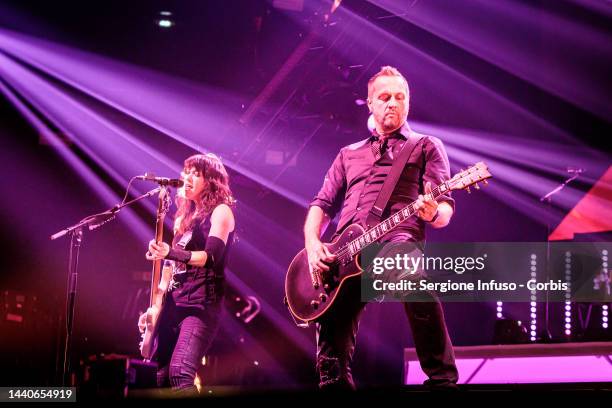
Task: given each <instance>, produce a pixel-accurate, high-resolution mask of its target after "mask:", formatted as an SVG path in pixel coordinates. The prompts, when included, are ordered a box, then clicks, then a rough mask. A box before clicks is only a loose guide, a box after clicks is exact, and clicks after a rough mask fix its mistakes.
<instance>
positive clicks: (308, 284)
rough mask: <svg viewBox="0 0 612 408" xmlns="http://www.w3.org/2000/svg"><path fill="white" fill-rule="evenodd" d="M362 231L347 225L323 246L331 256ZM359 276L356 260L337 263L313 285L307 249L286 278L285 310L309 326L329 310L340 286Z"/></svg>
mask: <svg viewBox="0 0 612 408" xmlns="http://www.w3.org/2000/svg"><path fill="white" fill-rule="evenodd" d="M363 232H364V229H363V228H362V227H361V226H360V225H358V224H352V225H349V227H348V228H346V229H345V230H344V231H343V232H342V234H340V235H339V236H338V237H336V239H335V240H334V241H332V242H331V243H328V244H325V246H327V248H328V249H329V250H330V252H331V253H336V252H337V250H338V249H339V248H341V247H343V246H344V245H345V244H347V243H348V242H350V241H352V240H353V239H355V238H356V237H358V236H360V235H362V234H363ZM360 275H361V267H360V266H359V262H358V261H357V257H355V258H352V259H351V260H350V262H347V263H345V264H342V263H339V264H336V265H333V266H331V267H330V270H329V271H328V272H321V276H320V284H319V285H318V287H315V285H313V280H312V275H311V273H310V268H309V266H308V255H307V254H306V249H302V250H301V251H300V252H298V254H297V255H296V256H295V257H294V258H293V261H291V264H290V265H289V269H288V270H287V276H286V278H285V294H286V296H287V306H288V307H289V310H290V311H291V313H292V314H293V315H294V316H295V317H296V318H297V319H299V320H301V321H303V322H312V321H315V320H317V319H318V318H320V317H321V316H322V315H323V314H324V313H325V312H327V311H328V310H329V308H330V307H331V306H332V304H333V303H334V301H335V300H336V297H337V296H338V293H339V291H340V289H341V287H342V284H343V283H344V282H345V281H346V280H347V279H351V278H358V277H359V276H360Z"/></svg>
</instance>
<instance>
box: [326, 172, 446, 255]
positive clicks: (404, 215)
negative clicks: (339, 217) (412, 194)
mask: <svg viewBox="0 0 612 408" xmlns="http://www.w3.org/2000/svg"><path fill="white" fill-rule="evenodd" d="M448 189H449V188H448V185H447V183H442V184H440V185H439V186H438V187H436V188H435V189H433V190H432V191H431V193H430V194H429V195H430V196H431V197H432V198H433V199H434V200H435V199H436V198H438V197H439V196H441V195H442V194H444V193H445V192H447V191H448ZM415 203H416V201H413V202H412V203H410V204H408V205H407V206H406V207H404V208H402V209H401V210H399V211H398V212H396V213H394V214H393V215H391V216H390V217H389V218H387V219H385V220H384V221H382V222H380V223H379V224H377V225H376V226H374V227H372V228H370V229H369V230H368V231H366V232H365V233H363V234H362V235H360V236H359V237H357V238H355V239H354V240H352V241H350V242H349V243H347V244H346V245H344V246H343V247H341V248H340V249H339V250H338V251H337V252H336V254H337V255H338V258H339V260H340V261H347V260H350V259H352V258H353V257H354V256H355V255H357V254H359V253H360V252H361V251H362V250H363V248H365V247H367V246H368V245H370V244H371V243H373V242H376V241H378V240H379V239H380V238H382V237H383V236H384V235H385V234H387V233H389V231H391V230H392V229H394V228H395V227H397V226H398V225H400V224H401V223H402V222H404V221H406V220H407V219H408V218H410V217H412V216H413V215H414V214H415V213H416V212H417V209H416V207H415Z"/></svg>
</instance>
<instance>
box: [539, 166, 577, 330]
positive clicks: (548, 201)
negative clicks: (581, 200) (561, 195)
mask: <svg viewBox="0 0 612 408" xmlns="http://www.w3.org/2000/svg"><path fill="white" fill-rule="evenodd" d="M578 175H579V173H578V172H576V173H574V174H573V175H572V176H571V177H569V178H568V179H567V180H565V181H564V182H563V183H561V184H559V185H558V186H557V187H555V188H554V189H552V190H551V191H550V192H549V193H547V194H546V195H544V196H542V197H540V202H546V205H547V207H548V212H549V214H550V213H551V212H552V197H553V195H555V194H557V193H558V192H560V191H561V190H563V188H565V186H567V185H568V184H569V183H571V182H572V181H573V180H575V179H576V178H578ZM550 230H551V227H550V218H547V219H546V280H547V281H548V280H550V238H549V237H550ZM544 303H545V306H544V335H543V337H544V338H545V340H546V341H551V340H552V335H551V334H550V324H549V304H550V300H549V294H548V291H546V301H545V302H544Z"/></svg>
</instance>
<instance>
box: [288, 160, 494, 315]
mask: <svg viewBox="0 0 612 408" xmlns="http://www.w3.org/2000/svg"><path fill="white" fill-rule="evenodd" d="M490 177H492V175H491V173H489V170H488V168H487V165H486V164H485V163H483V162H478V163H476V164H475V165H473V166H472V167H470V168H469V169H467V170H463V171H461V172H459V173H457V174H455V175H454V176H453V178H451V179H450V180H448V181H446V182H444V183H442V184H440V185H439V186H437V187H436V188H434V189H433V190H432V191H431V193H430V195H431V197H432V198H433V199H436V198H438V197H439V196H440V195H442V194H444V193H446V192H448V191H451V190H463V189H466V190H468V192H469V188H470V186H472V185H473V186H474V187H475V188H476V189H478V188H479V186H478V184H477V183H478V182H481V181H484V183H485V184H486V183H487V181H486V179H488V178H490ZM416 212H417V209H416V207H415V202H412V203H410V204H409V205H407V206H406V207H404V208H403V209H401V210H400V211H398V212H396V213H395V214H393V215H391V216H390V217H389V218H387V219H386V220H384V221H382V222H381V223H379V224H378V225H376V226H374V227H372V228H370V229H369V230H367V231H366V230H365V229H364V228H363V227H362V226H361V225H358V224H351V225H349V226H348V227H347V228H346V229H345V230H344V231H343V232H342V234H340V235H339V236H338V237H337V238H336V239H335V240H334V241H333V242H330V243H328V244H325V246H326V247H327V248H328V249H329V251H330V252H331V253H332V254H335V255H336V260H335V261H334V262H333V263H332V264H331V265H330V270H329V271H328V272H322V273H321V272H317V271H312V270H311V269H310V267H309V265H308V255H307V254H306V250H305V249H302V250H301V251H300V252H299V253H298V254H297V255H296V256H295V257H294V258H293V261H291V264H290V265H289V269H288V270H287V276H286V278H285V295H286V303H287V306H288V307H289V311H290V312H291V314H292V315H293V316H294V317H295V318H296V319H298V320H300V321H302V322H305V323H308V322H312V321H315V320H317V319H319V318H320V317H321V316H323V315H324V314H325V312H327V310H329V308H330V307H331V306H332V304H333V303H334V300H335V299H336V296H337V295H338V293H339V291H340V290H341V288H342V284H343V283H344V282H345V281H346V280H347V279H349V278H353V277H358V276H359V275H361V272H362V269H361V267H360V265H359V260H358V258H359V255H360V253H361V251H362V250H363V249H364V248H365V247H367V246H368V245H369V244H371V243H374V242H377V241H378V240H379V239H380V238H382V237H383V236H384V235H386V234H387V233H388V232H389V231H391V230H392V229H393V228H395V227H396V226H398V225H399V224H401V223H402V222H404V221H405V220H407V219H408V218H410V217H412V216H413V215H414V214H415V213H416Z"/></svg>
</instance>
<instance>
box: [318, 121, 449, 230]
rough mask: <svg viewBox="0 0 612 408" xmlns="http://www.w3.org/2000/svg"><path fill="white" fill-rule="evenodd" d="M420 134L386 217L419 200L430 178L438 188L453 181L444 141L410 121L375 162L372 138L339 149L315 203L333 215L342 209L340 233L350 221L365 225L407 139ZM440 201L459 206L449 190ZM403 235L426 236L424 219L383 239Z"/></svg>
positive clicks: (410, 222) (409, 222)
mask: <svg viewBox="0 0 612 408" xmlns="http://www.w3.org/2000/svg"><path fill="white" fill-rule="evenodd" d="M418 136H421V140H420V141H419V142H418V143H417V145H416V147H415V149H414V151H413V152H412V155H411V156H410V158H409V159H408V162H407V163H406V166H405V168H404V170H403V172H402V175H401V176H400V179H399V181H398V183H397V185H396V187H395V190H394V191H393V194H392V195H391V198H390V199H389V202H388V203H387V206H386V207H385V210H384V212H383V216H382V217H383V219H385V218H387V217H388V216H390V215H391V214H393V213H395V212H396V211H399V210H400V209H402V208H404V207H405V206H406V205H408V204H410V203H411V202H412V201H414V200H416V199H417V198H418V195H419V194H423V191H424V186H425V183H426V182H428V181H429V182H431V184H432V189H433V188H435V187H436V186H437V185H439V184H441V183H442V182H444V181H446V180H448V179H449V178H450V167H449V163H448V156H447V154H446V150H445V149H444V145H443V144H442V141H441V140H440V139H438V138H436V137H433V136H425V135H418V134H417V133H416V132H413V131H412V130H410V127H409V126H408V124H407V123H406V124H404V126H402V128H400V129H399V130H398V131H397V132H396V133H395V134H393V135H391V136H390V137H389V139H388V142H387V149H386V151H385V152H384V154H383V156H382V157H381V158H380V159H378V160H377V161H375V160H374V154H373V153H372V149H371V144H372V142H373V140H374V138H373V137H370V138H368V139H365V140H362V141H360V142H357V143H354V144H351V145H348V146H345V147H343V148H342V149H340V153H338V155H337V156H336V159H335V160H334V162H333V163H332V165H331V167H330V169H329V170H328V171H327V174H326V175H325V180H324V181H323V186H322V187H321V190H320V191H319V193H318V194H317V195H316V197H315V198H314V200H313V201H312V202H311V203H310V205H311V206H317V207H320V208H321V209H322V210H323V211H324V212H325V213H326V214H327V215H329V216H330V217H331V218H334V217H335V216H336V214H337V213H338V211H340V219H339V221H338V228H337V232H341V231H342V230H343V229H344V228H345V227H347V226H348V225H350V224H351V223H358V224H361V225H365V221H366V219H367V217H368V213H369V211H370V209H371V208H372V206H373V205H374V202H375V201H376V198H377V197H378V193H379V192H380V189H381V188H382V185H383V183H384V181H385V178H386V177H387V175H388V174H389V172H390V170H391V166H392V165H393V161H394V160H395V159H396V158H397V157H398V156H399V153H400V151H401V149H402V147H403V146H404V144H405V143H406V141H407V140H408V138H409V137H410V138H413V137H415V138H416V137H418ZM438 201H439V202H442V201H445V202H447V203H448V204H450V205H451V207H453V209H454V207H455V201H454V200H453V199H452V198H451V196H450V192H448V193H447V194H445V195H442V196H440V197H438ZM398 239H399V240H406V241H423V240H425V222H424V221H423V220H421V219H420V218H418V217H417V216H416V215H415V216H414V217H411V218H410V219H408V220H406V221H404V222H403V223H402V224H401V225H399V226H398V227H397V228H395V229H394V230H393V231H392V232H390V233H389V234H388V235H387V236H385V238H384V239H383V240H382V241H384V242H386V241H390V240H392V241H397V240H398Z"/></svg>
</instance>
